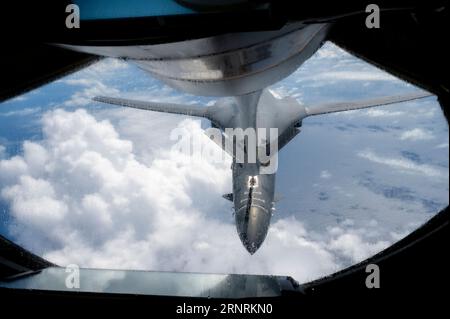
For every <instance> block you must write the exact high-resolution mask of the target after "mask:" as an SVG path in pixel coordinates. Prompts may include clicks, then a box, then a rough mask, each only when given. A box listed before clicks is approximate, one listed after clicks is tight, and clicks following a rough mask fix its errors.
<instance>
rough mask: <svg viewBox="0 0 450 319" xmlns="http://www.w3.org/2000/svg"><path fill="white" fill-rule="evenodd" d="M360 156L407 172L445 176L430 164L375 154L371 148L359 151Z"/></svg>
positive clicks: (429, 175)
mask: <svg viewBox="0 0 450 319" xmlns="http://www.w3.org/2000/svg"><path fill="white" fill-rule="evenodd" d="M358 156H359V157H361V158H365V159H368V160H369V161H371V162H374V163H378V164H382V165H386V166H390V167H392V168H396V169H399V170H401V171H404V172H407V173H416V174H423V175H425V176H428V177H444V176H445V174H444V173H443V172H442V171H441V170H439V169H437V168H435V167H433V166H431V165H428V164H416V163H414V162H413V161H410V160H407V159H404V158H391V157H383V156H379V155H377V154H375V153H374V152H372V151H370V150H365V151H361V152H358Z"/></svg>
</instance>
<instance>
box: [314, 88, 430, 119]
mask: <svg viewBox="0 0 450 319" xmlns="http://www.w3.org/2000/svg"><path fill="white" fill-rule="evenodd" d="M429 96H432V94H431V93H428V92H419V93H412V94H405V95H393V96H385V97H380V98H374V99H367V100H359V101H349V102H338V103H327V104H319V105H315V106H306V107H305V111H306V116H311V115H319V114H326V113H334V112H342V111H350V110H357V109H365V108H369V107H374V106H381V105H387V104H394V103H400V102H406V101H412V100H417V99H422V98H425V97H429Z"/></svg>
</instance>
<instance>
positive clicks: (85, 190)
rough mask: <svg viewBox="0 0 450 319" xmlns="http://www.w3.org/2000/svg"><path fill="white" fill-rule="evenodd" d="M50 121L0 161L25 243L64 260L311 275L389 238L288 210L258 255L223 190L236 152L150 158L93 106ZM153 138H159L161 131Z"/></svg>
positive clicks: (194, 124) (163, 152)
mask: <svg viewBox="0 0 450 319" xmlns="http://www.w3.org/2000/svg"><path fill="white" fill-rule="evenodd" d="M42 123H43V133H44V139H43V140H42V141H41V142H39V143H37V142H25V143H24V146H23V148H24V153H23V156H16V157H12V158H10V159H5V160H1V161H0V176H1V184H0V194H1V195H0V196H1V197H2V199H3V200H5V201H6V202H7V203H9V206H10V213H11V215H12V217H13V218H14V220H15V225H14V226H12V227H11V231H13V233H14V234H15V236H16V237H17V238H18V242H19V243H22V244H24V245H25V247H27V248H30V249H32V250H38V251H43V256H44V257H45V258H48V259H50V260H51V261H53V262H55V263H57V264H61V265H66V264H69V263H76V264H79V265H80V266H83V267H99V268H122V269H123V268H130V269H151V270H176V271H197V272H198V271H201V272H216V273H259V274H280V275H292V276H294V277H295V278H296V279H297V280H300V281H304V280H309V279H314V278H317V277H320V276H323V275H326V274H329V273H331V272H333V271H336V270H337V269H339V268H341V267H342V266H343V264H341V263H340V262H339V260H340V259H342V258H343V257H346V258H350V259H351V260H352V261H354V262H356V261H359V260H360V259H361V258H364V257H366V256H368V255H370V254H371V253H373V252H374V251H376V249H378V248H379V247H381V246H380V245H378V246H377V245H375V246H374V245H372V244H368V243H366V242H365V239H364V237H362V235H358V236H359V237H358V238H357V239H354V238H353V239H352V238H350V239H351V240H350V239H348V238H347V237H345V235H346V233H348V230H343V231H341V232H339V234H333V233H331V232H330V233H328V232H325V233H323V234H322V235H321V236H319V237H317V234H315V235H314V234H313V233H310V232H309V231H308V230H307V229H306V228H305V227H304V225H303V224H302V223H301V222H300V221H298V220H296V219H294V218H284V219H279V220H278V221H276V222H274V223H273V225H272V226H271V229H270V230H269V234H268V237H267V239H266V241H265V243H264V245H263V247H262V248H261V249H260V250H259V251H258V252H257V253H256V254H255V255H253V256H250V255H249V254H248V253H247V251H246V250H245V249H244V248H243V247H242V244H241V242H240V241H239V237H238V235H237V233H236V229H235V225H234V222H233V219H232V217H231V207H230V204H229V203H228V202H227V201H225V200H223V198H222V197H221V195H222V194H223V193H227V192H229V190H230V187H231V176H230V175H231V174H230V170H229V167H230V163H229V161H226V162H224V163H211V162H208V161H206V160H202V159H201V158H197V159H196V160H195V161H192V160H190V158H189V156H187V155H186V154H182V153H177V152H173V151H170V148H168V147H166V148H161V147H160V148H159V152H158V153H157V156H155V157H154V158H153V160H152V161H149V162H146V161H145V162H142V161H140V160H138V159H137V156H136V153H135V150H134V144H133V142H132V141H131V140H126V139H123V138H121V137H120V136H119V134H118V133H117V131H116V129H115V127H114V126H113V125H112V124H111V123H110V122H109V121H105V120H103V121H99V120H97V119H95V118H94V117H93V116H92V115H90V114H88V113H87V112H86V111H84V110H77V111H74V112H67V111H63V110H55V111H51V112H48V113H46V114H45V115H44V117H43V120H42ZM178 128H180V129H183V130H185V131H186V132H191V133H192V134H196V135H197V136H198V138H200V140H201V143H205V144H208V145H211V144H210V141H209V139H208V138H207V137H206V136H205V135H204V134H203V131H202V129H201V127H200V123H199V122H198V121H193V120H184V121H181V122H180V123H179V124H178ZM141 133H142V134H144V133H147V134H148V130H147V132H141ZM147 136H148V135H147ZM148 143H149V146H148V147H153V146H152V144H151V143H152V138H151V136H148ZM155 145H159V144H158V143H156V144H155ZM158 147H159V146H158ZM216 150H217V152H220V150H219V149H218V148H216ZM350 226H351V225H349V227H350ZM350 233H353V232H350ZM339 236H341V237H339ZM352 240H353V243H354V244H355V245H356V246H355V247H352ZM286 252H290V253H289V258H286V257H287V256H286ZM229 256H233V258H230V257H229Z"/></svg>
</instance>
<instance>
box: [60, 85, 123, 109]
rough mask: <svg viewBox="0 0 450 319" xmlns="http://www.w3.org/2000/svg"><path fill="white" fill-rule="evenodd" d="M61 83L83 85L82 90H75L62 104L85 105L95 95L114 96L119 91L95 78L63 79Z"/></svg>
mask: <svg viewBox="0 0 450 319" xmlns="http://www.w3.org/2000/svg"><path fill="white" fill-rule="evenodd" d="M63 83H65V84H69V85H76V86H83V87H84V89H83V90H81V91H77V92H75V93H74V94H73V95H72V96H71V98H70V99H69V100H67V101H66V102H64V106H73V107H80V106H86V105H88V104H89V103H92V98H93V97H95V96H97V95H108V96H114V95H118V94H119V93H120V91H119V90H117V89H115V88H113V87H110V86H107V85H105V84H103V83H102V81H100V80H96V79H86V78H78V79H67V80H63Z"/></svg>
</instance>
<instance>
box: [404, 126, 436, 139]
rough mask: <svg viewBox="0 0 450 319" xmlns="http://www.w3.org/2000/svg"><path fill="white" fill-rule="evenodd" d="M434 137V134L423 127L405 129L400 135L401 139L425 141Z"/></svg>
mask: <svg viewBox="0 0 450 319" xmlns="http://www.w3.org/2000/svg"><path fill="white" fill-rule="evenodd" d="M432 138H434V136H433V134H432V133H431V132H430V131H426V130H424V129H422V128H414V129H412V130H408V131H405V132H403V133H402V134H401V135H400V139H401V140H408V141H423V140H430V139H432Z"/></svg>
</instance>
